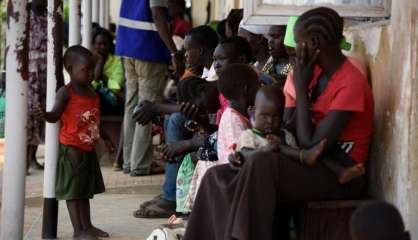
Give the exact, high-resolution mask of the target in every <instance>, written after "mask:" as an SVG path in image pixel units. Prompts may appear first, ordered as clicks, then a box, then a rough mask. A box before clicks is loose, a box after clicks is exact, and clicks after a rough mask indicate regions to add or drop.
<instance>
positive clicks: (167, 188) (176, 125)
mask: <svg viewBox="0 0 418 240" xmlns="http://www.w3.org/2000/svg"><path fill="white" fill-rule="evenodd" d="M185 122H186V118H185V117H184V116H183V115H182V114H181V113H173V114H171V115H169V116H166V118H165V120H164V132H165V143H166V144H171V143H174V142H177V141H180V140H186V139H190V138H192V137H193V134H192V133H191V132H190V131H188V130H187V129H186V128H185V127H184V124H185ZM179 166H180V163H166V164H165V181H164V185H163V198H164V199H166V200H169V201H176V181H177V172H178V170H179Z"/></svg>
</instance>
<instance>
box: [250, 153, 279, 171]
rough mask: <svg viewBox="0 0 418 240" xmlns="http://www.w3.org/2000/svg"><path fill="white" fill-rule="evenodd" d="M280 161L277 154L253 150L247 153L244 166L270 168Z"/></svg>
mask: <svg viewBox="0 0 418 240" xmlns="http://www.w3.org/2000/svg"><path fill="white" fill-rule="evenodd" d="M277 161H279V159H278V156H277V154H274V153H271V152H259V151H253V152H250V153H247V154H245V160H244V166H245V167H251V168H263V169H265V168H266V167H268V168H270V167H273V166H274V165H275V164H276V163H277Z"/></svg>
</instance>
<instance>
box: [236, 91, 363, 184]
mask: <svg viewBox="0 0 418 240" xmlns="http://www.w3.org/2000/svg"><path fill="white" fill-rule="evenodd" d="M284 102H285V98H284V95H283V92H282V90H281V89H280V88H279V87H277V86H264V87H262V88H261V89H260V90H259V91H258V93H257V95H256V99H255V106H254V109H251V110H250V115H251V124H252V129H248V130H246V131H244V132H243V133H242V134H241V136H240V138H239V141H238V143H237V144H233V145H232V146H231V150H232V151H233V152H234V153H233V154H232V155H230V157H229V161H230V163H231V165H232V166H233V167H239V166H240V165H242V164H243V158H242V155H241V153H240V152H243V151H249V150H264V151H279V152H280V153H282V154H283V155H285V156H287V157H289V158H291V159H294V160H297V161H300V162H301V163H302V164H305V165H307V166H314V165H315V164H316V163H317V161H318V159H319V158H320V157H321V162H322V163H323V164H324V165H326V166H327V167H328V168H329V169H330V170H331V171H333V172H335V173H336V175H337V176H338V178H339V182H340V183H346V182H347V180H348V179H349V180H351V179H353V178H355V177H357V176H360V175H362V174H364V168H363V167H362V166H358V165H355V166H349V167H347V166H344V164H342V163H339V162H337V161H336V160H334V159H333V157H332V156H331V157H329V156H327V155H329V152H330V154H332V155H334V154H335V153H334V152H335V151H333V149H332V148H331V149H327V151H326V154H325V153H324V150H325V146H326V144H327V140H326V139H323V140H322V141H320V142H319V143H318V144H316V145H315V146H313V147H311V148H309V149H299V148H298V146H297V142H296V140H295V138H294V136H293V135H292V134H291V133H290V132H289V131H287V130H286V129H284V128H282V127H281V122H282V116H283V110H284Z"/></svg>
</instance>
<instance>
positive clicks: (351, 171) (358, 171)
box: [338, 163, 366, 184]
mask: <svg viewBox="0 0 418 240" xmlns="http://www.w3.org/2000/svg"><path fill="white" fill-rule="evenodd" d="M365 173H366V169H365V168H364V165H363V164H361V163H359V164H357V165H355V166H353V167H350V168H347V169H346V170H344V171H343V172H342V173H341V174H340V176H339V177H338V181H339V182H340V183H341V184H346V183H349V182H350V181H351V180H353V179H354V178H356V177H360V176H362V175H364V174H365Z"/></svg>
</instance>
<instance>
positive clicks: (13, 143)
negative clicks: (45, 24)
mask: <svg viewBox="0 0 418 240" xmlns="http://www.w3.org/2000/svg"><path fill="white" fill-rule="evenodd" d="M26 4H27V0H10V1H8V7H7V9H12V11H13V12H12V14H11V15H9V16H8V19H7V20H8V28H7V33H6V39H7V40H6V42H7V48H8V49H9V50H8V51H7V56H6V85H7V91H6V126H5V130H6V131H5V137H6V139H7V141H6V142H5V144H6V149H5V150H6V152H5V162H4V168H3V196H2V202H1V203H2V204H1V205H2V206H1V235H0V238H1V239H2V240H8V239H23V223H24V221H23V218H24V203H25V178H26V143H27V141H26V138H27V135H26V121H27V88H28V82H27V79H24V77H25V78H27V76H25V75H26V74H25V73H23V72H22V71H24V70H25V69H24V67H23V66H24V65H25V63H23V59H24V54H27V49H24V47H23V46H24V39H25V38H26V37H27V35H26V34H25V29H26V21H27V11H26ZM9 14H10V13H9Z"/></svg>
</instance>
